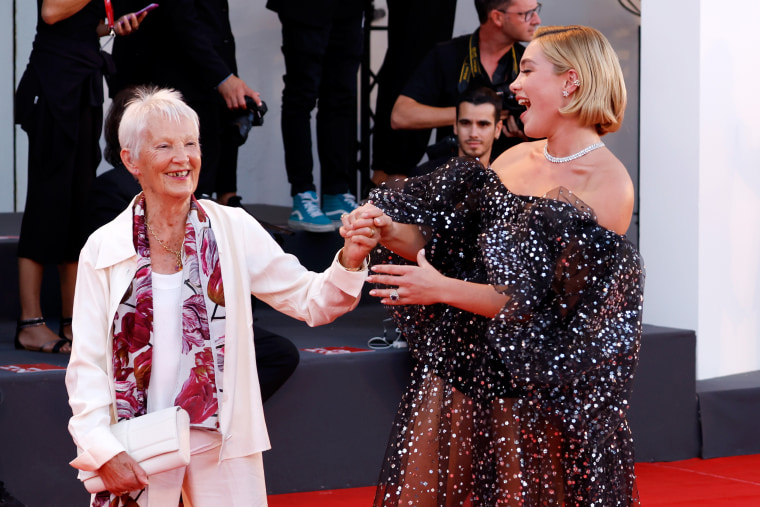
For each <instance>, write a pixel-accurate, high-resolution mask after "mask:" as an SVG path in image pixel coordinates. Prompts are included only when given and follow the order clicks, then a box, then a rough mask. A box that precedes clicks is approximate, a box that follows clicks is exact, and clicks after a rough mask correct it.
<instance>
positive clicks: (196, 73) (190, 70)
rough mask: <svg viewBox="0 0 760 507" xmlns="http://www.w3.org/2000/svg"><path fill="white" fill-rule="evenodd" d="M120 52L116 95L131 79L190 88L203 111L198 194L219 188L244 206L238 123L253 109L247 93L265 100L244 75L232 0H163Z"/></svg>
mask: <svg viewBox="0 0 760 507" xmlns="http://www.w3.org/2000/svg"><path fill="white" fill-rule="evenodd" d="M145 3H146V0H122V1H120V2H118V4H116V3H115V5H114V7H116V8H122V9H127V12H131V11H130V10H129V9H131V10H135V9H139V8H142V7H144V6H145ZM148 20H150V22H147V21H148ZM113 58H114V62H115V63H116V70H117V73H116V75H115V76H114V77H113V79H112V81H111V82H109V85H110V86H109V89H110V92H111V96H112V97H113V96H115V95H116V93H118V92H119V91H120V90H122V89H123V88H124V87H126V86H128V85H145V84H155V85H158V86H162V87H168V88H174V89H176V90H178V91H180V92H181V93H182V95H183V97H184V99H185V101H186V102H187V103H188V105H190V107H192V108H193V109H194V110H195V112H196V113H198V116H199V117H200V125H201V132H200V134H201V143H202V144H203V172H202V173H201V176H200V181H199V182H198V189H197V190H196V195H197V196H201V195H206V196H212V195H213V194H216V200H217V201H218V202H219V203H221V204H227V205H233V206H239V205H240V197H239V196H238V195H237V155H238V147H239V145H240V144H242V142H244V141H245V138H244V137H242V138H241V135H240V131H239V129H238V128H237V127H235V126H234V125H233V124H234V123H235V122H237V121H239V120H240V117H241V116H243V118H245V117H247V116H248V115H249V114H250V107H249V106H248V105H246V97H249V98H250V99H252V101H253V103H254V104H255V105H256V106H258V107H261V106H262V104H263V103H262V101H261V98H260V97H259V94H258V93H257V92H255V91H254V90H253V89H251V88H250V87H249V86H248V85H247V84H246V83H245V82H244V81H243V80H242V79H240V77H238V69H237V62H236V60H235V38H234V36H233V34H232V28H231V27H230V19H229V5H228V1H227V0H172V1H171V2H160V6H159V7H158V8H157V9H155V10H154V11H153V12H151V15H150V16H148V17H147V18H146V22H143V24H142V25H141V26H140V30H139V31H138V32H136V33H135V34H133V36H130V37H128V38H122V37H117V38H116V39H115V41H114V47H113ZM262 110H263V111H265V109H263V108H262ZM254 112H255V111H254ZM256 114H258V115H259V118H260V116H261V115H262V114H263V113H262V112H261V111H259V112H258V113H256ZM243 121H244V122H245V119H244V120H243ZM254 124H255V123H254Z"/></svg>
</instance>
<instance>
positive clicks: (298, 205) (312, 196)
mask: <svg viewBox="0 0 760 507" xmlns="http://www.w3.org/2000/svg"><path fill="white" fill-rule="evenodd" d="M288 226H290V228H291V229H296V230H302V231H310V232H330V231H334V230H335V226H334V225H333V223H332V222H331V221H330V219H329V218H327V217H326V216H325V214H324V213H322V210H321V209H319V202H318V201H317V193H316V192H314V191H313V190H310V191H308V192H301V193H300V194H296V195H294V196H293V211H291V212H290V218H289V219H288Z"/></svg>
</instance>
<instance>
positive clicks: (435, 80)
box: [401, 30, 525, 158]
mask: <svg viewBox="0 0 760 507" xmlns="http://www.w3.org/2000/svg"><path fill="white" fill-rule="evenodd" d="M470 38H472V44H473V45H474V46H477V43H478V30H476V31H475V33H473V34H471V35H461V36H459V37H456V38H454V39H452V40H450V41H446V42H442V43H440V44H438V45H436V46H435V47H434V48H433V49H432V50H431V51H430V52H429V53H428V54H427V56H426V57H425V59H424V60H422V62H421V63H420V65H419V66H418V67H417V70H416V71H415V72H414V74H412V77H411V78H409V81H407V83H406V85H405V86H404V89H403V91H402V92H401V95H405V96H407V97H409V98H411V99H414V100H416V101H417V102H419V103H420V104H424V105H426V106H433V107H454V106H456V105H457V99H458V98H459V95H460V94H461V93H462V92H464V91H465V90H466V89H467V87H468V86H474V85H477V84H481V85H482V86H486V87H488V88H491V89H494V90H497V91H498V90H499V89H505V90H506V89H507V87H508V86H509V84H511V83H512V81H514V80H515V78H516V77H517V74H518V69H519V64H520V59H521V58H522V55H523V53H524V52H525V48H524V47H523V46H522V44H515V45H514V46H513V50H514V51H512V50H510V51H507V52H506V53H505V54H504V56H502V57H501V60H499V65H498V67H497V68H496V71H495V72H494V82H492V81H491V79H490V78H489V76H488V75H487V74H486V73H485V72H483V73H481V74H475V75H473V76H472V77H471V78H470V79H469V82H467V83H461V84H460V76H461V75H462V70H463V69H462V67H463V65H465V63H466V62H467V61H469V48H470ZM513 54H514V55H515V57H516V61H515V59H514V58H513ZM478 60H479V58H478ZM481 68H482V65H481ZM450 135H454V128H453V127H451V126H447V127H439V128H438V129H437V131H436V139H438V140H441V139H443V138H444V137H446V136H450ZM519 142H520V139H519V138H507V137H505V136H504V135H502V136H501V137H499V139H497V140H496V142H495V143H494V148H493V152H492V154H491V156H492V158H496V156H498V155H499V154H500V153H502V152H503V151H504V150H506V149H507V148H509V147H511V146H514V145H515V144H518V143H519Z"/></svg>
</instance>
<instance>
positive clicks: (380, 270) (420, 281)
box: [340, 202, 447, 305]
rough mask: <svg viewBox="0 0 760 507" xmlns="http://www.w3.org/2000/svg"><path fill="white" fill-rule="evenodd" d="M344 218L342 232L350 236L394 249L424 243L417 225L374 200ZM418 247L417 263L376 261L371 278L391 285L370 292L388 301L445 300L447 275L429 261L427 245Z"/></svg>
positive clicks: (420, 303) (356, 239) (385, 301)
mask: <svg viewBox="0 0 760 507" xmlns="http://www.w3.org/2000/svg"><path fill="white" fill-rule="evenodd" d="M341 222H342V223H343V225H342V226H341V227H340V235H341V236H342V237H343V238H346V239H347V240H348V239H351V240H352V241H362V242H365V241H369V242H372V241H374V243H378V242H379V243H380V244H382V245H383V246H386V247H387V248H389V249H391V250H394V251H397V249H396V248H394V247H399V249H401V248H403V247H404V246H407V247H408V246H410V245H416V246H419V245H420V243H419V242H420V238H421V236H420V235H419V231H418V229H417V226H414V225H408V224H399V223H396V222H394V221H393V220H391V218H390V217H389V216H388V215H386V214H385V213H383V211H382V210H381V209H380V208H378V207H377V206H375V205H373V204H372V202H368V203H367V204H364V205H363V206H361V207H359V208H357V209H355V210H354V211H352V212H351V213H350V214H348V215H344V216H343V217H341ZM360 238H363V239H360ZM372 247H374V245H373V246H372ZM414 251H416V254H415V255H414V257H415V260H416V261H417V265H416V266H413V265H399V264H376V265H373V266H372V267H371V270H372V272H373V274H371V275H370V276H369V277H368V278H367V281H368V282H370V283H375V284H379V285H385V286H387V288H383V289H380V288H375V289H372V290H371V291H370V292H369V294H370V296H374V297H377V298H380V302H381V303H383V304H386V305H429V304H434V303H438V302H440V301H441V291H443V290H445V283H446V280H447V278H446V277H445V276H443V275H442V274H441V273H440V272H438V270H436V269H435V268H434V267H433V266H432V265H431V264H430V263H429V262H428V261H427V259H426V258H425V250H424V249H422V248H418V249H415V250H414ZM397 253H400V252H398V251H397Z"/></svg>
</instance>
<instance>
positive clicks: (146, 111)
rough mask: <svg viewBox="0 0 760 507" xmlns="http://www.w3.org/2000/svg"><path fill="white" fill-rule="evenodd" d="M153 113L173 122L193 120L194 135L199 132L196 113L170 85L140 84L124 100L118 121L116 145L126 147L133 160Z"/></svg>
mask: <svg viewBox="0 0 760 507" xmlns="http://www.w3.org/2000/svg"><path fill="white" fill-rule="evenodd" d="M153 115H161V116H163V117H164V118H168V119H170V120H173V121H176V122H177V123H179V122H180V121H182V120H183V119H188V120H190V121H191V122H192V123H193V126H194V128H195V133H196V135H198V136H199V135H200V122H199V120H198V114H197V113H196V112H195V111H193V109H192V108H191V107H190V106H188V105H187V104H186V103H185V101H184V100H182V94H181V93H180V92H178V91H177V90H173V89H171V88H158V87H155V86H140V87H138V88H136V89H135V92H134V97H133V98H132V99H130V100H129V101H128V102H127V107H126V108H125V109H124V115H123V116H122V117H121V123H120V124H119V144H121V147H122V149H127V150H129V152H130V153H131V154H132V156H133V157H134V158H135V160H137V159H139V156H140V148H142V142H143V138H144V135H145V130H146V128H147V125H148V122H149V121H150V119H151V117H152V116H153Z"/></svg>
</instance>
